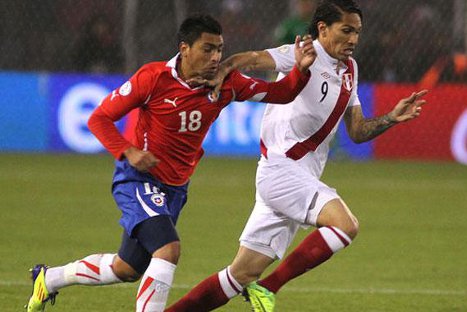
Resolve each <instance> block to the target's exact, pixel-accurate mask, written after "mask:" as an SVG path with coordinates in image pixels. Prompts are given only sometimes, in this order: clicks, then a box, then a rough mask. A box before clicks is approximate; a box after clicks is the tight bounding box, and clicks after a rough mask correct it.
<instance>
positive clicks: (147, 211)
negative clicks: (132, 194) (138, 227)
mask: <svg viewBox="0 0 467 312" xmlns="http://www.w3.org/2000/svg"><path fill="white" fill-rule="evenodd" d="M136 198H137V199H138V201H139V203H140V205H141V207H143V209H144V211H146V213H147V214H148V215H149V216H150V217H154V216H158V215H159V214H158V213H157V212H155V211H154V210H152V209H151V208H149V206H148V205H146V203H145V202H144V200H143V199H142V198H141V196H140V195H139V191H138V188H136Z"/></svg>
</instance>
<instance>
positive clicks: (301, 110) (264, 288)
mask: <svg viewBox="0 0 467 312" xmlns="http://www.w3.org/2000/svg"><path fill="white" fill-rule="evenodd" d="M361 29H362V12H361V11H360V9H359V8H358V6H357V4H356V3H355V2H354V1H353V0H325V1H321V2H320V4H319V5H318V7H317V10H316V14H315V17H314V19H313V21H312V23H311V26H310V34H311V35H312V36H313V37H314V38H315V41H313V45H314V49H315V52H316V59H315V61H314V62H313V65H312V66H311V67H310V71H311V79H310V80H309V82H308V83H307V85H306V86H305V88H304V89H303V90H302V91H301V92H300V94H299V95H298V96H297V97H296V98H295V99H294V100H293V101H292V103H291V104H290V105H267V106H266V109H265V112H264V115H263V120H262V125H261V134H260V137H261V141H260V146H261V154H262V155H261V159H260V161H259V162H258V168H257V172H256V202H255V206H254V208H253V211H252V213H251V215H250V218H249V219H248V222H247V224H246V226H245V228H244V230H243V233H242V235H241V237H240V247H239V250H238V253H237V255H236V257H235V259H234V260H233V262H232V263H231V265H229V266H227V267H226V268H225V269H223V270H221V271H220V272H217V273H215V274H213V275H211V276H209V277H208V278H206V279H204V280H203V281H201V282H200V283H199V284H198V285H197V286H195V287H194V288H193V289H192V290H191V291H190V292H188V294H186V295H185V296H184V297H183V298H181V299H180V300H179V301H177V302H176V303H174V304H173V305H172V306H171V307H169V308H168V309H167V310H166V311H167V312H184V311H187V312H189V311H197V312H201V311H210V310H213V309H215V308H217V307H220V306H222V305H224V304H226V303H227V302H228V301H229V300H230V299H231V298H233V297H234V296H236V295H238V294H239V293H240V292H242V290H243V288H245V292H246V295H247V297H248V299H249V301H250V303H251V306H252V308H253V311H257V312H271V311H273V310H274V306H275V293H277V292H278V291H279V289H280V288H281V287H282V286H283V285H285V284H286V283H287V282H288V281H290V280H292V279H294V278H296V277H298V276H300V275H302V274H304V273H305V272H307V271H308V270H311V269H313V268H314V267H316V266H319V265H321V264H322V263H324V262H325V261H327V260H328V259H329V258H331V257H332V255H333V254H335V253H336V252H338V251H339V250H342V249H343V248H345V247H347V246H348V245H350V244H351V243H352V241H353V239H354V238H355V237H356V235H357V233H358V229H359V224H358V221H357V218H356V217H355V216H354V215H353V213H352V212H351V210H350V209H349V208H348V206H347V205H346V203H345V202H344V200H343V199H342V198H341V197H340V196H339V194H338V193H337V191H336V190H335V189H334V188H332V187H329V186H328V185H326V184H325V183H323V182H322V181H320V178H321V174H322V172H323V170H324V166H325V164H326V161H327V157H328V153H329V149H330V142H331V140H332V138H333V136H334V134H335V133H336V131H337V127H338V124H339V123H340V122H341V120H344V122H345V124H346V126H347V130H348V133H349V136H350V137H351V139H352V140H353V141H354V142H356V143H361V142H366V141H369V140H371V139H373V138H375V137H377V136H378V135H380V134H382V133H383V132H385V131H386V130H387V129H389V128H391V127H393V126H395V125H397V124H398V123H401V122H405V121H409V120H412V119H415V118H417V117H418V116H419V115H420V114H421V106H422V105H423V104H425V102H426V101H425V100H423V99H422V98H423V96H424V95H425V94H426V93H427V91H426V90H424V91H420V92H417V93H413V94H412V95H411V96H409V97H407V98H405V99H402V100H400V101H399V103H397V104H396V105H395V106H394V108H393V110H392V111H391V112H389V113H388V114H386V115H383V116H378V117H374V118H365V117H364V116H363V114H362V108H361V103H360V100H359V98H358V93H357V87H358V67H357V63H356V61H355V60H354V59H353V58H352V55H353V51H354V49H355V47H356V45H357V44H358V39H359V35H360V32H361ZM294 50H295V47H294V45H293V44H289V45H283V46H281V47H278V48H274V49H267V50H265V51H254V52H245V53H241V54H238V55H234V56H232V57H231V58H229V59H228V60H226V62H225V63H224V64H227V65H226V67H227V68H228V67H230V66H231V67H233V68H252V69H256V70H276V71H279V72H280V76H279V77H282V76H283V75H284V74H286V73H289V72H290V70H291V69H292V66H293V65H294V62H295V61H294V53H295V52H296V51H294ZM228 64H231V65H228ZM223 68H224V66H222V69H221V70H220V73H222V72H224V69H223ZM201 81H202V80H201ZM309 226H314V227H316V228H317V229H315V230H314V231H312V232H311V233H310V234H309V235H308V236H307V237H306V238H305V239H304V240H303V241H302V242H301V243H300V244H299V245H298V246H297V248H295V250H293V251H292V252H291V253H290V254H289V255H288V256H287V257H286V258H285V259H284V260H283V261H282V262H281V264H280V265H279V266H278V267H277V268H276V270H274V271H273V272H272V273H271V274H269V275H268V276H266V277H265V278H262V279H260V280H259V281H258V282H254V281H255V280H257V279H258V278H259V277H260V276H261V274H262V273H263V272H264V270H265V269H266V268H267V267H268V266H269V265H270V264H271V263H273V262H274V261H275V260H276V259H281V258H283V257H284V255H285V252H286V250H287V248H288V247H289V245H290V244H291V242H292V240H293V239H294V237H295V235H296V233H297V231H298V230H299V228H300V227H309ZM250 282H253V283H250ZM304 310H308V309H304Z"/></svg>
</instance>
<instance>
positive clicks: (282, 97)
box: [231, 66, 311, 104]
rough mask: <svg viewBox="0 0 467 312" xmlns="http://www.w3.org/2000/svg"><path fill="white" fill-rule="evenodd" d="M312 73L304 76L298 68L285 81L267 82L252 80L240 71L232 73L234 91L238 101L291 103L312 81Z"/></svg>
mask: <svg viewBox="0 0 467 312" xmlns="http://www.w3.org/2000/svg"><path fill="white" fill-rule="evenodd" d="M310 75H311V74H310V72H309V71H307V74H302V73H301V72H300V71H299V70H298V68H297V67H296V66H294V67H293V69H292V71H291V72H290V73H289V74H288V75H287V76H285V77H284V78H283V79H281V80H279V81H275V82H266V81H264V80H261V79H256V78H251V77H248V76H246V75H243V74H241V73H240V72H238V71H234V72H232V77H231V79H233V89H234V90H233V91H234V93H235V100H237V101H247V100H249V101H256V102H267V103H275V104H286V103H289V102H291V101H292V100H293V99H295V97H296V96H297V95H298V94H299V93H300V92H301V91H302V90H303V88H304V87H305V85H306V83H307V82H308V80H309V79H310Z"/></svg>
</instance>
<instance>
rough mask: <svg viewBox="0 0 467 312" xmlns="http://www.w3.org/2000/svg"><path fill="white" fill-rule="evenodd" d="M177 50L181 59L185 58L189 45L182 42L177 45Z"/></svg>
mask: <svg viewBox="0 0 467 312" xmlns="http://www.w3.org/2000/svg"><path fill="white" fill-rule="evenodd" d="M178 49H179V51H180V55H181V56H182V57H186V56H187V54H188V51H189V50H190V45H189V44H188V43H186V42H183V41H182V42H180V44H179V45H178Z"/></svg>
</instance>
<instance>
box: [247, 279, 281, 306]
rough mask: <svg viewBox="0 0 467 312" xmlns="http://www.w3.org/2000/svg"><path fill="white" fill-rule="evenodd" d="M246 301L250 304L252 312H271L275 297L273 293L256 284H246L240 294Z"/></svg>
mask: <svg viewBox="0 0 467 312" xmlns="http://www.w3.org/2000/svg"><path fill="white" fill-rule="evenodd" d="M242 295H243V296H244V297H245V299H246V301H249V302H250V304H251V311H253V312H273V311H274V305H275V303H276V297H275V295H274V293H273V292H271V291H269V290H267V289H266V288H264V287H263V286H261V285H258V283H256V282H253V283H250V284H248V285H247V286H246V287H245V289H244V290H243V294H242Z"/></svg>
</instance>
